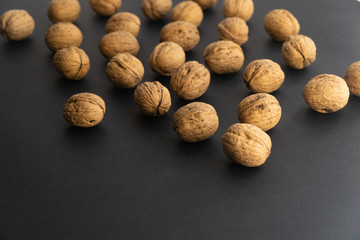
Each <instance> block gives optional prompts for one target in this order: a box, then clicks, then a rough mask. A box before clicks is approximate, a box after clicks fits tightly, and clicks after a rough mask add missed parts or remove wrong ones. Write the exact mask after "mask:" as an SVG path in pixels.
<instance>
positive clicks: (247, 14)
mask: <svg viewBox="0 0 360 240" xmlns="http://www.w3.org/2000/svg"><path fill="white" fill-rule="evenodd" d="M222 11H223V14H224V16H225V17H239V18H242V19H244V20H245V21H246V22H247V21H249V20H250V18H251V17H252V15H253V13H254V2H253V0H224V2H223V8H222Z"/></svg>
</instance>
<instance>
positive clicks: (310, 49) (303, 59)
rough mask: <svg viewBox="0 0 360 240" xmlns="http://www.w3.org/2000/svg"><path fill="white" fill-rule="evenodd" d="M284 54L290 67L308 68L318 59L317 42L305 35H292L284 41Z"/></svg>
mask: <svg viewBox="0 0 360 240" xmlns="http://www.w3.org/2000/svg"><path fill="white" fill-rule="evenodd" d="M282 56H283V58H284V61H285V63H286V65H288V66H289V67H292V68H295V69H303V68H306V67H308V66H310V64H311V63H313V62H314V61H315V60H316V46H315V43H314V41H313V40H312V39H311V38H309V37H307V36H304V35H296V36H290V37H289V39H288V40H287V41H286V42H284V43H283V46H282Z"/></svg>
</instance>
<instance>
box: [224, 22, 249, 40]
mask: <svg viewBox="0 0 360 240" xmlns="http://www.w3.org/2000/svg"><path fill="white" fill-rule="evenodd" d="M218 30H219V39H220V40H229V41H233V42H234V43H236V44H238V45H242V44H244V43H246V42H247V40H248V34H249V27H248V25H247V24H246V22H245V21H244V20H243V19H242V18H238V17H229V18H225V19H224V20H223V21H221V22H220V23H219V25H218Z"/></svg>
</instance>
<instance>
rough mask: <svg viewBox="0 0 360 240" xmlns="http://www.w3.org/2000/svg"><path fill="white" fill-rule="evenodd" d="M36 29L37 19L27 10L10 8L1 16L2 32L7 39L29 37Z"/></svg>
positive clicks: (0, 26)
mask: <svg viewBox="0 0 360 240" xmlns="http://www.w3.org/2000/svg"><path fill="white" fill-rule="evenodd" d="M34 29H35V21H34V19H33V18H32V17H31V15H30V14H29V13H28V12H27V11H26V10H23V9H14V10H9V11H6V12H5V13H4V14H3V15H1V17H0V34H1V35H2V36H3V37H4V38H6V39H9V40H13V41H21V40H23V39H25V38H27V37H29V36H30V35H31V34H32V33H33V31H34Z"/></svg>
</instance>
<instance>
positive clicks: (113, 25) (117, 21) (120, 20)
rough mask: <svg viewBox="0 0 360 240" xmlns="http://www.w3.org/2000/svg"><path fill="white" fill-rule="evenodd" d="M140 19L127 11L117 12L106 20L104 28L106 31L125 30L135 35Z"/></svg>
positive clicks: (138, 29)
mask: <svg viewBox="0 0 360 240" xmlns="http://www.w3.org/2000/svg"><path fill="white" fill-rule="evenodd" d="M140 26H141V21H140V18H139V17H138V16H136V15H135V14H133V13H129V12H119V13H117V14H115V15H113V16H111V17H110V18H109V20H107V22H106V25H105V29H106V32H107V33H111V32H115V31H120V30H123V31H127V32H129V33H131V34H132V35H134V36H135V37H136V36H137V35H138V34H139V32H140Z"/></svg>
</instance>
